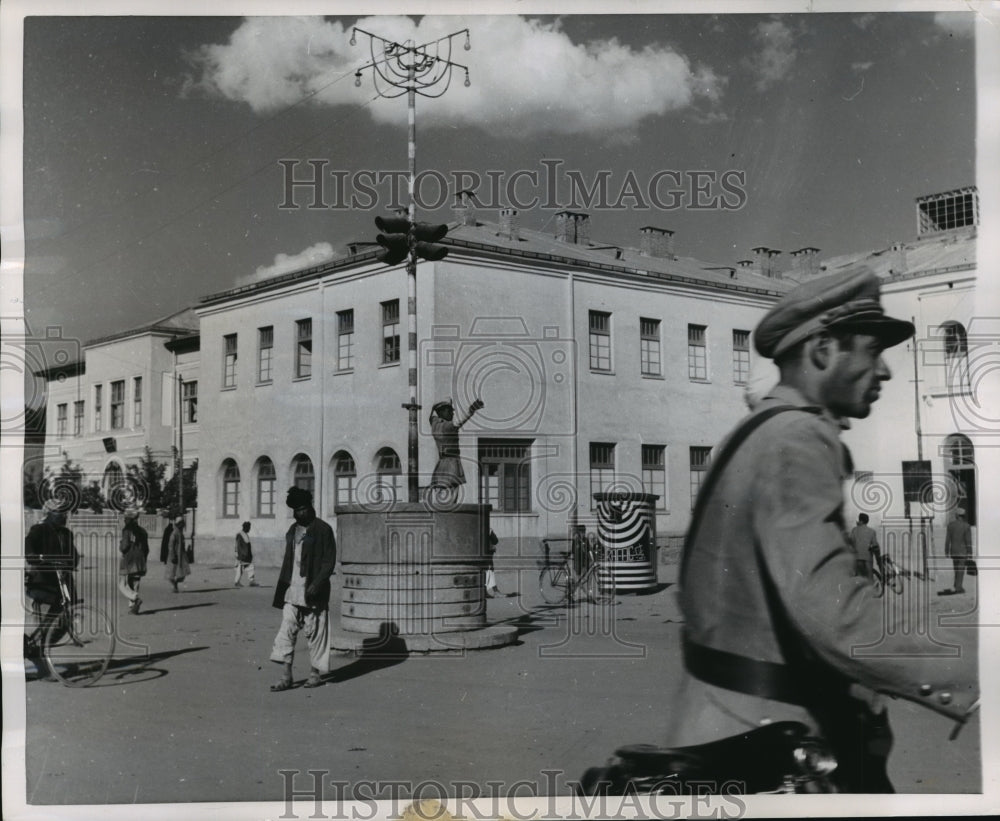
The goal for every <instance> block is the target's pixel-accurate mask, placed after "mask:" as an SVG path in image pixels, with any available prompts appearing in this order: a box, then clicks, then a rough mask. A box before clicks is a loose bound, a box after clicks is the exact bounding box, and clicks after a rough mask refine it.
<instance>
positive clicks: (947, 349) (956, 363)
mask: <svg viewBox="0 0 1000 821" xmlns="http://www.w3.org/2000/svg"><path fill="white" fill-rule="evenodd" d="M940 331H941V334H942V336H943V337H944V365H945V374H946V379H947V384H948V388H949V389H950V390H963V389H965V388H967V387H968V385H969V337H968V334H967V333H966V332H965V326H963V325H962V323H961V322H945V323H944V324H943V325H941V328H940Z"/></svg>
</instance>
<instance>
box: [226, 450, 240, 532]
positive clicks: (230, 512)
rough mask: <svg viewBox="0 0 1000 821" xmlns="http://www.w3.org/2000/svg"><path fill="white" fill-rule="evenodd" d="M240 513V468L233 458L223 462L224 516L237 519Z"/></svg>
mask: <svg viewBox="0 0 1000 821" xmlns="http://www.w3.org/2000/svg"><path fill="white" fill-rule="evenodd" d="M239 515H240V469H239V467H237V465H236V462H234V461H233V460H232V459H226V461H225V462H223V463H222V516H223V518H226V519H235V518H237V517H238V516H239Z"/></svg>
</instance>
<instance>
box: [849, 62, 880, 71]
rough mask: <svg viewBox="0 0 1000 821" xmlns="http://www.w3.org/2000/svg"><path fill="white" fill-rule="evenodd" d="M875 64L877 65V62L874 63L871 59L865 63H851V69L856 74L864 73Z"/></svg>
mask: <svg viewBox="0 0 1000 821" xmlns="http://www.w3.org/2000/svg"><path fill="white" fill-rule="evenodd" d="M873 65H875V63H873V62H872V61H871V60H868V61H866V62H863V63H851V71H853V72H854V73H855V74H864V73H865V72H866V71H868V69H870V68H871V67H872V66H873Z"/></svg>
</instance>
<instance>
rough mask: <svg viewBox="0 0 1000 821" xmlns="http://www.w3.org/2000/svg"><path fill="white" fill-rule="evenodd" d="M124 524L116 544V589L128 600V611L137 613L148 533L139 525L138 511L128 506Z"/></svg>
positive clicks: (144, 573) (147, 546)
mask: <svg viewBox="0 0 1000 821" xmlns="http://www.w3.org/2000/svg"><path fill="white" fill-rule="evenodd" d="M124 515H125V526H124V527H123V528H122V538H121V542H120V543H119V545H118V552H119V553H121V559H120V560H119V562H118V589H119V590H120V591H121V592H122V595H123V596H124V597H125V598H126V599H127V600H128V603H129V608H128V612H129V613H132V614H138V612H139V608H140V607H141V606H142V599H140V598H139V584H140V582H141V581H142V577H143V576H145V575H146V560H147V558H148V557H149V534H148V533H147V532H146V530H145V529H144V528H143V527H141V526H140V525H139V511H138V510H137V509H136V508H129V509H128V510H126V511H125V514H124Z"/></svg>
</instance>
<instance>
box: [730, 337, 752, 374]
mask: <svg viewBox="0 0 1000 821" xmlns="http://www.w3.org/2000/svg"><path fill="white" fill-rule="evenodd" d="M749 380H750V331H733V382H735V383H736V384H737V385H745V384H747V382H748V381H749Z"/></svg>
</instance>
